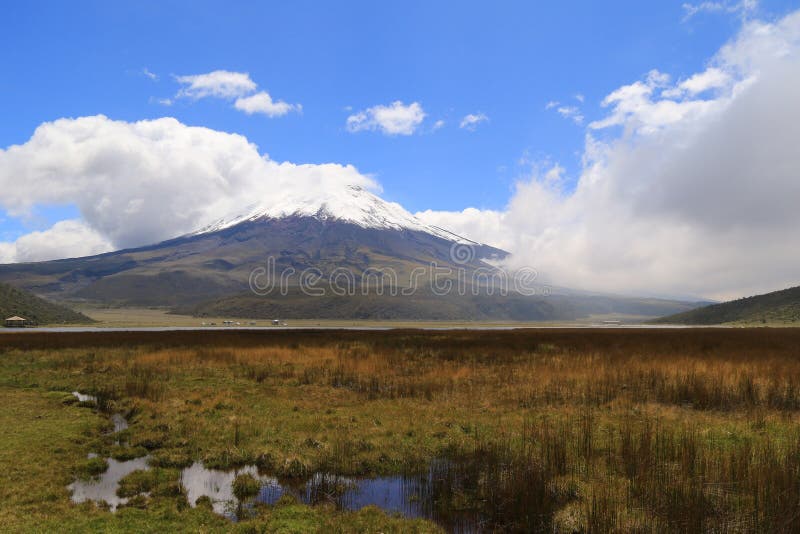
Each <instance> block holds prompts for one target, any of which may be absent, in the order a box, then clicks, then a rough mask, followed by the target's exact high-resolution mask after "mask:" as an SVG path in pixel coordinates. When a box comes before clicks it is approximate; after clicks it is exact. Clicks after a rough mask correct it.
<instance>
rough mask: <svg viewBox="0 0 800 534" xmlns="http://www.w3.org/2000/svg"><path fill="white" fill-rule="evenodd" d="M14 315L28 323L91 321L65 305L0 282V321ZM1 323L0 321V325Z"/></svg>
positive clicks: (77, 322)
mask: <svg viewBox="0 0 800 534" xmlns="http://www.w3.org/2000/svg"><path fill="white" fill-rule="evenodd" d="M14 315H18V316H21V317H23V318H25V319H27V320H28V321H29V323H30V324H42V325H43V324H61V323H70V324H80V323H91V322H92V320H91V319H89V318H88V317H87V316H85V315H83V314H82V313H78V312H76V311H73V310H71V309H69V308H67V307H66V306H62V305H60V304H55V303H53V302H50V301H48V300H45V299H42V298H39V297H37V296H36V295H34V294H32V293H29V292H28V291H24V290H22V289H18V288H16V287H13V286H10V285H8V284H3V283H0V321H3V320H4V319H6V318H7V317H11V316H14ZM3 324H4V323H0V327H1V326H2V325H3Z"/></svg>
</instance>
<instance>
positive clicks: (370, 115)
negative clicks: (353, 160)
mask: <svg viewBox="0 0 800 534" xmlns="http://www.w3.org/2000/svg"><path fill="white" fill-rule="evenodd" d="M424 119H425V111H424V110H423V109H422V106H421V105H420V104H419V102H412V103H411V104H408V105H405V104H403V103H402V102H401V101H400V100H397V101H395V102H392V103H391V104H389V105H388V106H373V107H371V108H368V109H366V110H364V111H359V112H358V113H354V114H353V115H350V116H349V117H347V125H346V126H347V130H348V131H349V132H360V131H363V130H373V131H380V132H381V133H384V134H386V135H411V134H413V133H414V132H415V131H416V130H417V128H418V127H419V125H420V124H422V121H423V120H424Z"/></svg>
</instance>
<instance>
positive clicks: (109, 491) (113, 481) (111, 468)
mask: <svg viewBox="0 0 800 534" xmlns="http://www.w3.org/2000/svg"><path fill="white" fill-rule="evenodd" d="M89 457H90V458H91V457H92V455H90V456H89ZM148 458H149V457H144V458H136V459H134V460H128V461H126V462H119V461H117V460H114V459H113V458H109V459H108V469H107V470H106V472H105V473H103V474H102V475H100V476H99V477H97V478H92V479H89V480H76V481H75V482H73V483H72V484H70V485H69V486H67V487H68V488H69V489H70V490H72V502H75V503H82V502H85V501H96V502H106V503H108V504H109V506H110V507H111V509H112V510H116V509H117V507H118V506H119V505H120V504H125V503H126V502H128V499H124V498H121V497H117V489H119V481H120V480H122V479H123V478H124V477H125V476H126V475H128V474H130V473H133V472H134V471H138V470H140V469H150V467H149V466H148V465H147V460H148Z"/></svg>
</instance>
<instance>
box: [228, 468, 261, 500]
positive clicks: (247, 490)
mask: <svg viewBox="0 0 800 534" xmlns="http://www.w3.org/2000/svg"><path fill="white" fill-rule="evenodd" d="M232 489H233V494H234V496H236V498H237V499H239V500H240V501H244V500H247V499H249V498H250V497H255V496H256V495H258V492H259V491H260V490H261V483H260V482H259V481H258V480H256V478H255V477H254V476H253V475H251V474H250V473H242V474H241V475H237V476H236V478H234V479H233V485H232Z"/></svg>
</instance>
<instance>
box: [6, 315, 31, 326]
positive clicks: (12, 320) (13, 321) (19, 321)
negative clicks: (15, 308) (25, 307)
mask: <svg viewBox="0 0 800 534" xmlns="http://www.w3.org/2000/svg"><path fill="white" fill-rule="evenodd" d="M27 324H28V320H27V319H25V318H24V317H19V316H18V315H15V316H14V317H9V318H8V319H6V327H7V328H22V327H23V326H25V325H27Z"/></svg>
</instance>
